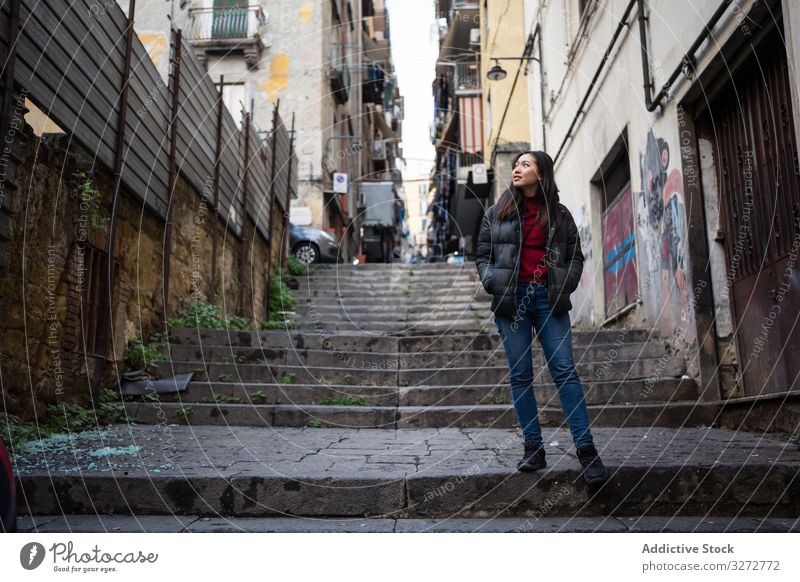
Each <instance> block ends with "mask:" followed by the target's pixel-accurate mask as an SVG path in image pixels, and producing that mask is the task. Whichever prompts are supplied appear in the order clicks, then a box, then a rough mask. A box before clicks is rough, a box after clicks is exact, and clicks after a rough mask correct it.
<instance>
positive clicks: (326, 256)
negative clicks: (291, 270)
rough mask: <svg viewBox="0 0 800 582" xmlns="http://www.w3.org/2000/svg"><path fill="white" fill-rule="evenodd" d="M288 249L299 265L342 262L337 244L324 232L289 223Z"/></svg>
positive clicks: (329, 234) (332, 237)
mask: <svg viewBox="0 0 800 582" xmlns="http://www.w3.org/2000/svg"><path fill="white" fill-rule="evenodd" d="M289 224H290V226H291V228H290V230H289V248H290V249H291V251H292V254H293V255H294V256H295V257H297V260H298V261H300V262H301V263H305V264H306V265H309V264H311V263H337V262H339V261H341V260H342V258H341V255H340V254H339V244H338V243H337V242H336V239H335V238H334V236H333V235H332V234H331V233H329V232H326V231H324V230H320V229H318V228H312V227H310V226H300V225H297V224H294V223H289Z"/></svg>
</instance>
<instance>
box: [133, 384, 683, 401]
mask: <svg viewBox="0 0 800 582" xmlns="http://www.w3.org/2000/svg"><path fill="white" fill-rule="evenodd" d="M583 386H584V393H585V397H586V402H587V404H590V405H595V404H596V405H602V404H633V403H637V402H638V403H652V402H677V401H694V400H696V399H697V385H696V384H695V382H694V380H691V379H685V380H684V379H680V378H647V379H639V380H622V381H617V380H614V381H603V382H591V381H590V382H584V383H583ZM535 393H536V399H537V401H538V403H539V404H540V405H543V406H556V407H557V406H558V405H559V397H558V390H557V388H556V386H555V384H553V383H550V382H548V383H543V384H540V385H537V386H536V390H535ZM345 398H358V399H361V400H363V401H365V402H366V403H368V404H370V405H373V406H452V405H471V404H472V405H485V404H509V403H510V402H511V390H510V388H509V386H508V384H505V383H495V384H474V385H460V386H410V387H398V386H359V385H352V384H333V383H324V384H323V383H320V384H280V383H242V382H216V381H212V382H190V383H189V385H188V387H187V389H186V390H185V391H184V392H180V393H175V394H159V395H158V400H159V401H161V402H175V401H179V402H183V403H192V402H198V403H201V402H214V401H219V402H225V403H232V404H236V403H241V404H296V405H305V404H324V403H325V402H326V401H330V400H338V401H342V399H345ZM139 400H140V401H142V402H149V400H148V399H147V398H141V399H139Z"/></svg>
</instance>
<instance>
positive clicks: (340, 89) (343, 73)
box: [327, 43, 350, 105]
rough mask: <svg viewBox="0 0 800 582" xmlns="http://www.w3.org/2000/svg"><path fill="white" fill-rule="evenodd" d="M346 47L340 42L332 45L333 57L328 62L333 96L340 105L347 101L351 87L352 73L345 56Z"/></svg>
mask: <svg viewBox="0 0 800 582" xmlns="http://www.w3.org/2000/svg"><path fill="white" fill-rule="evenodd" d="M343 48H344V47H342V46H341V45H339V44H338V43H333V44H332V46H331V58H330V60H329V61H328V63H327V68H328V81H329V82H330V85H331V97H333V99H334V100H335V101H336V103H338V104H339V105H344V104H345V103H347V99H348V95H347V92H348V90H349V88H350V74H349V68H348V66H347V61H346V59H345V57H344V50H343Z"/></svg>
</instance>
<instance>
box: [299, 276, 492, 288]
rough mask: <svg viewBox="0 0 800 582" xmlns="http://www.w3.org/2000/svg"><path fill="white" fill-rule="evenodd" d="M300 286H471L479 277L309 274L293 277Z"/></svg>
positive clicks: (478, 280) (476, 283) (477, 282)
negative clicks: (388, 276) (384, 276)
mask: <svg viewBox="0 0 800 582" xmlns="http://www.w3.org/2000/svg"><path fill="white" fill-rule="evenodd" d="M294 279H295V281H297V283H298V285H300V288H303V287H315V288H319V289H323V288H335V289H336V288H339V287H357V286H366V287H376V288H380V289H384V288H386V289H389V288H395V287H400V288H404V287H407V286H411V287H412V288H417V287H420V288H421V287H432V288H439V289H442V288H447V287H449V286H459V287H471V286H474V285H478V284H480V279H479V278H478V276H477V274H476V275H475V276H463V277H462V276H457V277H408V276H403V277H390V278H382V277H376V276H374V275H366V276H363V277H342V276H340V275H334V276H320V275H309V276H302V275H301V276H299V277H295V278H294Z"/></svg>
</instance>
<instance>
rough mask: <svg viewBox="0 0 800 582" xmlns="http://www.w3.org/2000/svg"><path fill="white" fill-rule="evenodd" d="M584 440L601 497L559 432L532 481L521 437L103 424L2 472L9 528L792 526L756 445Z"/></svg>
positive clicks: (696, 438) (747, 439)
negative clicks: (378, 523) (181, 524)
mask: <svg viewBox="0 0 800 582" xmlns="http://www.w3.org/2000/svg"><path fill="white" fill-rule="evenodd" d="M593 435H594V440H595V443H596V445H597V447H598V450H599V452H600V455H601V456H602V458H603V460H604V462H605V464H606V466H607V467H608V469H609V474H610V478H609V479H608V481H607V482H606V483H605V484H603V485H602V486H598V485H595V486H589V485H587V484H585V483H584V481H583V479H582V478H581V476H580V465H579V463H578V461H577V459H576V457H575V454H574V448H573V447H572V445H571V439H570V436H569V433H568V431H566V430H564V429H551V428H545V430H544V438H545V443H546V444H547V467H546V468H544V469H542V470H540V471H537V472H535V473H521V472H518V471H517V470H516V463H517V460H518V459H519V457H520V454H521V435H520V433H519V432H517V431H513V430H503V429H486V428H480V429H469V428H461V429H457V428H445V429H401V430H395V429H394V428H391V429H388V430H378V429H360V430H353V429H326V428H278V427H270V428H268V429H266V430H265V429H264V428H261V427H237V428H232V427H226V426H217V427H214V426H191V427H188V426H170V425H158V426H141V425H113V426H109V427H105V428H104V429H103V430H94V431H85V432H83V433H80V434H78V435H75V436H74V438H72V439H67V440H66V442H67V445H68V446H65V445H64V440H63V438H62V440H61V441H58V440H56V439H55V438H52V437H51V440H50V441H45V442H43V443H41V444H40V445H39V446H38V447H37V446H36V445H35V444H34V445H33V446H32V447H31V448H28V449H24V450H23V449H19V448H17V449H15V451H14V457H13V459H12V463H13V464H14V467H15V470H16V478H17V487H18V495H17V499H18V507H19V513H20V514H22V515H31V514H32V515H91V516H95V515H98V514H100V515H103V514H114V515H134V516H140V515H150V516H175V515H177V516H192V515H199V516H204V515H208V516H212V517H214V518H220V517H228V516H232V517H234V516H238V517H245V516H262V517H266V516H286V515H294V516H309V517H310V516H319V517H326V516H327V517H334V516H335V517H338V518H343V517H347V516H350V517H353V518H364V517H391V518H396V519H404V518H413V519H436V518H440V519H445V518H446V519H447V520H448V521H449V520H452V519H459V518H478V517H483V518H492V520H494V519H496V518H512V517H527V518H531V519H532V521H533V522H535V523H538V519H539V518H540V517H542V515H543V513H545V512H546V513H547V517H548V518H556V517H593V516H594V517H600V516H605V517H625V516H628V517H633V516H637V517H638V516H645V515H649V516H671V517H670V519H673V518H675V517H689V516H698V515H702V516H705V518H706V519H709V518H712V517H713V518H717V517H726V516H727V517H736V518H743V517H753V518H756V517H770V518H773V519H775V518H791V519H796V517H797V507H800V479H799V478H798V477H799V476H800V450H798V448H797V447H796V446H794V445H790V444H789V443H786V442H784V441H781V440H778V439H777V438H774V437H772V436H770V435H764V434H760V433H759V434H748V433H744V432H742V431H726V430H722V429H716V428H686V427H684V428H680V429H669V428H659V427H653V426H649V427H646V428H645V427H643V428H624V427H619V426H615V427H613V428H608V429H603V428H602V427H598V428H596V429H594V430H593ZM48 442H52V443H53V444H51V445H48V444H47V443H48ZM57 443H60V445H59V446H54V445H55V444H57Z"/></svg>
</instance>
